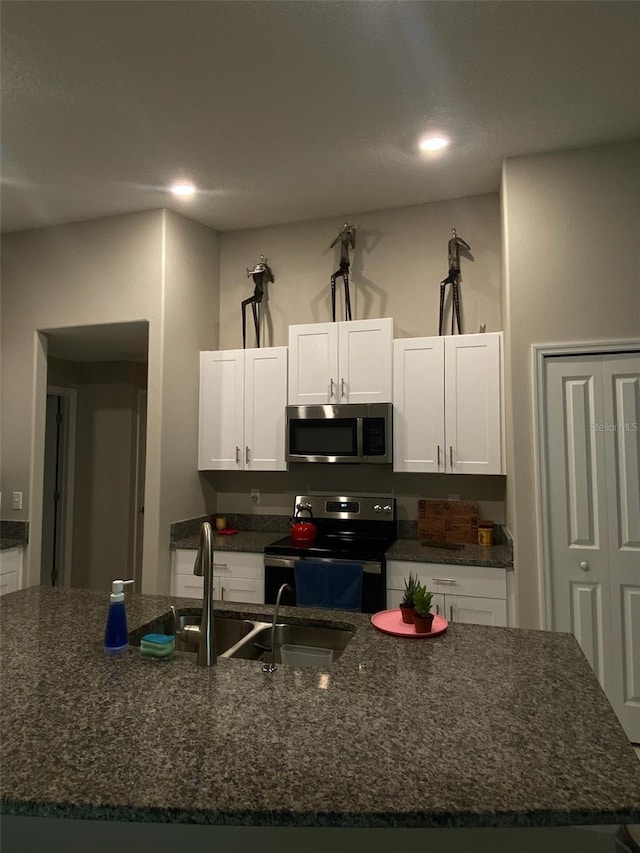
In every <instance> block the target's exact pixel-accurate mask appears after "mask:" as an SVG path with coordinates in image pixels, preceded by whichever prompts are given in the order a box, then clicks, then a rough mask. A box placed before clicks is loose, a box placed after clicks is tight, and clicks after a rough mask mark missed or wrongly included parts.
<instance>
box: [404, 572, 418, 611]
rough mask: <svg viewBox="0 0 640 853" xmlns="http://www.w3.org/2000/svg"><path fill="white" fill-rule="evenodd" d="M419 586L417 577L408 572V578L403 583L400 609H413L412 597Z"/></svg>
mask: <svg viewBox="0 0 640 853" xmlns="http://www.w3.org/2000/svg"><path fill="white" fill-rule="evenodd" d="M419 586H420V583H419V582H418V577H417V575H414V574H413V573H412V572H409V577H408V578H405V581H404V596H403V598H402V601H401V602H400V607H414V606H415V602H414V597H415V594H416V590H417V589H418V587H419Z"/></svg>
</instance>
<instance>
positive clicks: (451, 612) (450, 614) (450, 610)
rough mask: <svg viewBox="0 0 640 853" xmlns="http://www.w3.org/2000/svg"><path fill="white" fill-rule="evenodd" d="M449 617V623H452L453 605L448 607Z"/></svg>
mask: <svg viewBox="0 0 640 853" xmlns="http://www.w3.org/2000/svg"><path fill="white" fill-rule="evenodd" d="M449 616H450V617H451V618H450V619H449V622H453V604H452V605H450V607H449Z"/></svg>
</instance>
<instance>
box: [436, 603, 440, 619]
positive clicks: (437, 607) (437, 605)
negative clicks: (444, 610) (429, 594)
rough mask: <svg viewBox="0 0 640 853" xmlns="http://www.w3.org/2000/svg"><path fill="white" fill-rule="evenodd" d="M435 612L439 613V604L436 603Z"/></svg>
mask: <svg viewBox="0 0 640 853" xmlns="http://www.w3.org/2000/svg"><path fill="white" fill-rule="evenodd" d="M436 613H437V615H438V616H439V615H440V605H439V604H436Z"/></svg>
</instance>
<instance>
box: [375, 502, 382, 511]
mask: <svg viewBox="0 0 640 853" xmlns="http://www.w3.org/2000/svg"><path fill="white" fill-rule="evenodd" d="M373 511H374V512H382V507H381V506H380V504H374V505H373Z"/></svg>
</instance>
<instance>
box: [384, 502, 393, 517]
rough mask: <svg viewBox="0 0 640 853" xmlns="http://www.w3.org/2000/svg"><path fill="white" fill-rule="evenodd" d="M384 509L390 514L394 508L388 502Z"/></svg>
mask: <svg viewBox="0 0 640 853" xmlns="http://www.w3.org/2000/svg"><path fill="white" fill-rule="evenodd" d="M384 511H385V512H386V513H387V515H388V514H389V513H390V512H392V508H391V507H390V506H389V504H387V505H386V506H385V507H384Z"/></svg>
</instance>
